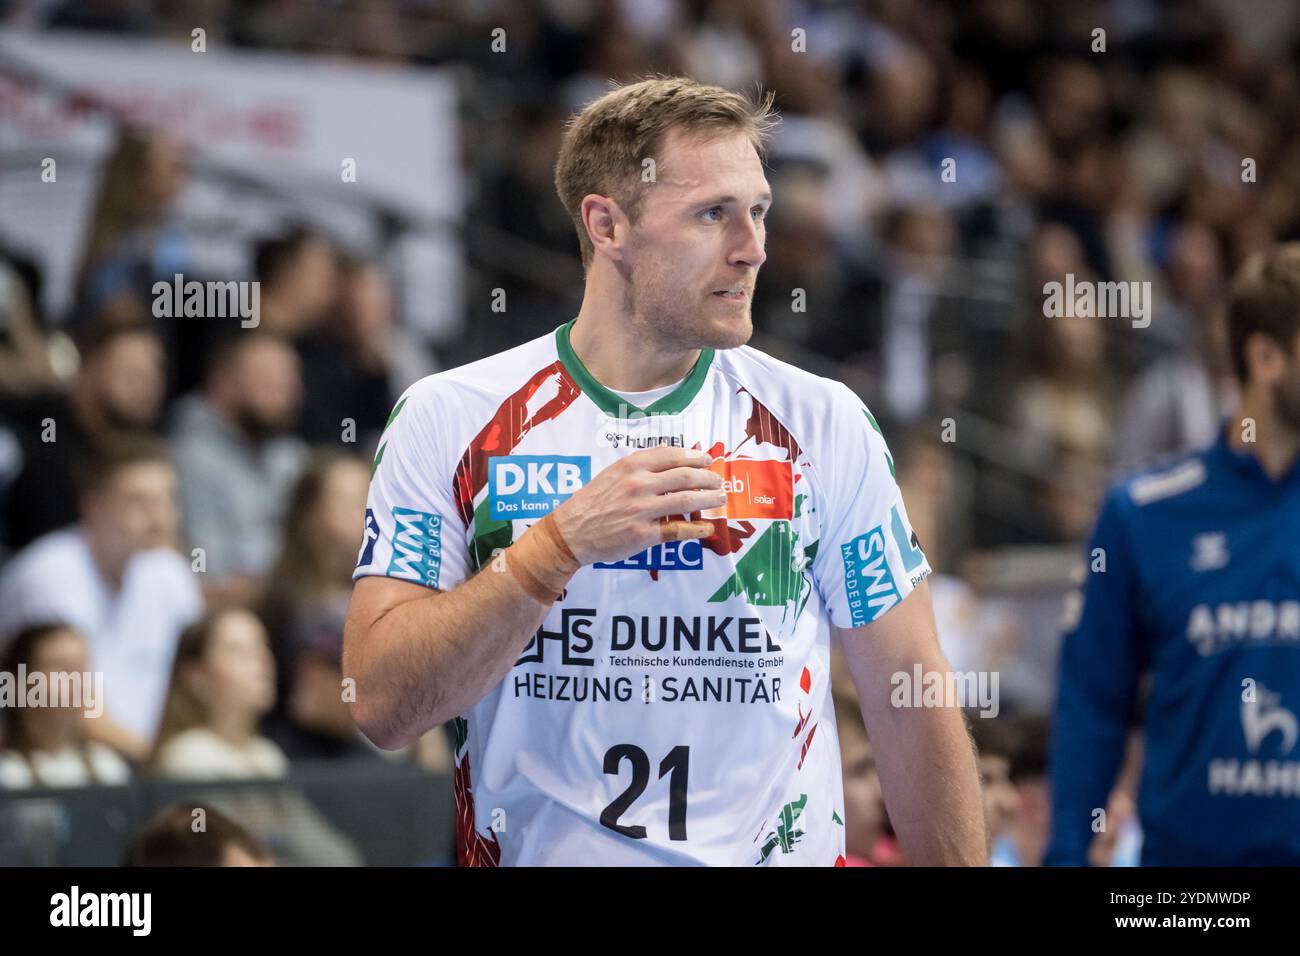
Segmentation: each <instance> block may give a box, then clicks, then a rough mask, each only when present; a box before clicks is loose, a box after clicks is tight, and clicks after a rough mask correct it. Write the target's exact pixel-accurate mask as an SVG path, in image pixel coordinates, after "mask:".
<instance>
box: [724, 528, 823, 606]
mask: <svg viewBox="0 0 1300 956" xmlns="http://www.w3.org/2000/svg"><path fill="white" fill-rule="evenodd" d="M798 540H799V533H798V532H797V531H794V530H793V529H791V527H790V522H788V521H773V522H772V523H771V524H770V525H768V527H767V530H766V531H764V532H763V533H762V534H761V535H759V538H758V540H757V541H755V542H754V543H753V544H752V545H750V547H749V550H748V551H746V552H745V554H744V555H743V556H742V557H741V559H740V560H739V561H737V562H736V571H735V573H734V574H732V575H731V577H729V578H728V579H727V580H726V583H724V584H723V585H722V587H720V588H718V590H717V591H715V592H714V594H713V596H712V597H711V598H709V602H710V603H717V602H720V601H725V600H727V599H728V598H732V597H736V596H737V595H743V596H744V598H745V600H746V601H748V602H749V603H750V604H752V605H754V606H755V607H759V606H767V607H771V606H774V605H779V604H788V603H790V602H791V601H798V600H799V598H800V596H801V595H802V593H803V588H804V585H805V579H804V574H803V571H802V569H800V570H795V567H794V549H795V545H796V544H797V543H798Z"/></svg>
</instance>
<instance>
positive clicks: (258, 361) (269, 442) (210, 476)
mask: <svg viewBox="0 0 1300 956" xmlns="http://www.w3.org/2000/svg"><path fill="white" fill-rule="evenodd" d="M301 402H302V382H301V379H300V378H299V363H298V356H297V355H296V354H295V353H294V350H293V348H292V347H291V346H290V345H289V343H288V342H287V341H286V340H285V339H284V338H282V337H281V336H279V335H275V334H273V333H270V332H265V331H263V330H261V329H257V330H256V331H246V332H242V333H235V334H232V335H231V336H229V337H227V338H226V339H225V340H223V341H222V342H221V343H220V344H219V346H218V348H217V350H216V351H215V352H214V354H213V355H212V359H211V365H210V366H209V371H208V376H207V381H206V383H205V386H204V390H203V392H202V393H201V394H197V395H189V396H186V397H185V398H183V399H181V400H180V401H178V402H177V406H176V410H175V413H174V416H173V420H172V427H171V442H172V451H173V454H174V455H175V458H176V469H177V474H178V475H179V478H180V486H181V511H182V516H183V525H184V530H185V540H186V542H187V544H188V545H189V547H191V548H201V549H202V555H201V557H202V561H203V565H202V567H203V570H204V572H205V576H204V580H205V584H204V589H205V593H207V594H208V596H209V597H210V598H212V599H216V600H229V601H232V602H234V603H247V602H249V601H252V600H254V599H255V598H256V595H257V592H258V588H259V582H258V578H259V576H260V575H262V574H263V573H264V572H265V571H266V570H267V569H268V568H269V567H270V565H271V562H272V561H273V560H274V559H275V549H276V544H277V539H278V536H279V528H280V522H281V520H282V519H283V516H284V509H285V506H286V504H287V503H288V498H289V492H290V491H291V490H292V488H293V483H294V482H295V481H296V480H297V478H298V474H299V472H300V471H301V469H302V465H303V462H304V460H305V458H306V454H307V449H306V446H305V445H304V444H303V442H302V440H301V439H299V438H297V437H295V436H293V435H290V434H289V431H290V429H292V428H293V426H294V423H295V422H296V420H297V417H298V412H299V407H300V405H301Z"/></svg>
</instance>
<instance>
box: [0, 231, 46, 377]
mask: <svg viewBox="0 0 1300 956" xmlns="http://www.w3.org/2000/svg"><path fill="white" fill-rule="evenodd" d="M22 266H26V267H27V271H26V272H25V271H24V269H23V268H22ZM33 271H35V272H36V274H37V275H38V276H39V270H36V267H35V266H33V265H31V264H29V263H23V264H22V265H21V266H20V264H19V263H16V262H10V260H9V257H8V256H7V255H6V251H5V249H4V248H3V246H0V398H3V397H4V396H9V395H26V394H30V393H32V392H40V391H44V390H46V389H50V388H54V387H55V386H56V385H57V384H58V377H57V376H56V375H55V373H54V368H53V366H52V365H51V364H50V357H49V353H48V351H47V344H46V340H45V336H44V334H43V333H42V331H41V322H40V319H39V315H38V306H37V303H36V302H35V301H34V299H35V290H34V289H33V288H31V286H29V284H28V280H30V279H31V278H32V272H33Z"/></svg>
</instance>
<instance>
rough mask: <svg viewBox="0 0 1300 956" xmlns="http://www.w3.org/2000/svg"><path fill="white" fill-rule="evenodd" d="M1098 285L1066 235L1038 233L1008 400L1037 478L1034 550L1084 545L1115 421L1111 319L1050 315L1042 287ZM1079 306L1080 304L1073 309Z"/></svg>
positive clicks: (1064, 231)
mask: <svg viewBox="0 0 1300 956" xmlns="http://www.w3.org/2000/svg"><path fill="white" fill-rule="evenodd" d="M1067 274H1073V275H1074V276H1075V282H1076V283H1077V282H1079V281H1096V274H1095V273H1093V272H1091V271H1090V270H1089V269H1088V266H1087V265H1086V264H1085V261H1084V257H1083V247H1082V245H1081V244H1080V242H1079V240H1078V237H1077V236H1075V235H1074V234H1073V233H1072V232H1071V231H1070V230H1069V229H1068V228H1066V227H1065V226H1061V225H1059V224H1052V225H1049V226H1045V227H1043V228H1042V229H1041V230H1039V233H1038V237H1037V239H1036V240H1035V244H1034V250H1033V253H1032V261H1031V272H1030V283H1031V285H1030V289H1029V292H1028V296H1027V309H1026V316H1027V318H1026V328H1025V333H1024V336H1025V347H1024V353H1023V356H1022V358H1023V373H1022V376H1021V378H1020V381H1019V383H1018V384H1017V385H1016V387H1015V388H1014V390H1013V392H1012V396H1011V409H1010V424H1011V426H1012V428H1013V429H1015V430H1016V432H1018V434H1019V437H1020V440H1021V441H1022V442H1023V445H1024V453H1025V459H1024V463H1025V465H1026V466H1027V467H1028V470H1029V471H1030V472H1031V473H1032V474H1034V475H1036V478H1035V480H1034V482H1033V484H1032V487H1031V489H1030V492H1029V505H1030V508H1031V509H1032V512H1031V514H1030V515H1029V516H1028V517H1029V519H1030V520H1029V522H1028V523H1030V524H1035V525H1036V526H1037V527H1036V529H1035V530H1034V531H1032V532H1031V534H1032V535H1033V537H1034V538H1035V539H1036V543H1042V542H1052V543H1055V542H1071V541H1078V540H1081V539H1082V538H1084V537H1085V536H1086V535H1087V533H1088V530H1089V527H1090V525H1091V522H1092V516H1093V513H1094V511H1095V508H1096V504H1097V501H1098V499H1099V497H1100V494H1101V490H1102V486H1103V483H1104V475H1105V471H1106V468H1107V466H1108V464H1109V461H1110V454H1111V445H1112V440H1113V435H1112V429H1113V427H1114V426H1113V423H1114V422H1115V419H1116V415H1115V411H1116V409H1115V403H1116V395H1115V392H1116V381H1115V371H1114V370H1115V364H1116V363H1115V360H1114V359H1115V357H1114V356H1113V355H1111V354H1110V347H1109V338H1108V336H1109V326H1110V325H1113V324H1114V323H1115V322H1117V321H1127V320H1125V319H1116V318H1115V317H1113V316H1111V317H1102V316H1099V315H1097V314H1096V310H1095V308H1094V310H1093V313H1092V314H1086V315H1081V314H1078V313H1077V310H1076V314H1074V315H1060V316H1048V315H1045V314H1044V309H1043V301H1044V299H1043V296H1044V293H1043V287H1044V284H1045V283H1047V282H1051V281H1055V282H1058V283H1064V282H1065V280H1066V276H1067ZM1076 304H1077V303H1076Z"/></svg>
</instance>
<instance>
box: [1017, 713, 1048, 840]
mask: <svg viewBox="0 0 1300 956" xmlns="http://www.w3.org/2000/svg"><path fill="white" fill-rule="evenodd" d="M1014 722H1015V726H1016V730H1017V733H1016V741H1015V748H1014V749H1013V750H1012V753H1011V768H1010V775H1011V785H1012V786H1014V787H1015V788H1016V794H1017V795H1018V796H1019V798H1020V799H1019V805H1018V812H1017V813H1016V818H1015V822H1014V823H1013V824H1012V827H1011V831H1010V834H1009V838H1010V839H1009V840H1008V841H1006V843H1005V846H1006V849H1013V850H1014V853H1015V858H1016V861H1017V865H1019V866H1042V865H1043V856H1044V854H1046V852H1047V840H1048V837H1049V836H1050V835H1051V830H1052V808H1051V787H1050V786H1049V785H1048V782H1047V752H1048V740H1049V737H1050V734H1051V719H1050V718H1049V717H1048V716H1047V715H1045V714H1026V715H1024V716H1023V717H1017V718H1014Z"/></svg>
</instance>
